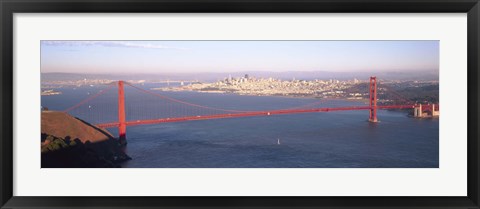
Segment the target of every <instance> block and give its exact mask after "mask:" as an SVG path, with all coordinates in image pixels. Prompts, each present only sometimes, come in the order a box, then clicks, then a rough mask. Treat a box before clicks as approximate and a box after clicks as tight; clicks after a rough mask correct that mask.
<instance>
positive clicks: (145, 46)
mask: <svg viewBox="0 0 480 209" xmlns="http://www.w3.org/2000/svg"><path fill="white" fill-rule="evenodd" d="M42 44H44V45H46V46H102V47H123V48H142V49H178V50H185V49H186V48H180V47H170V46H164V45H159V44H151V43H140V42H138V43H136V42H128V41H42Z"/></svg>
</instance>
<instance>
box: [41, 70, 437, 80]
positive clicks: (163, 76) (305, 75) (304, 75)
mask: <svg viewBox="0 0 480 209" xmlns="http://www.w3.org/2000/svg"><path fill="white" fill-rule="evenodd" d="M245 74H248V75H249V76H250V77H257V78H269V77H272V78H277V79H282V80H291V79H293V78H295V79H298V80H312V79H321V80H326V79H338V80H351V79H354V78H356V79H359V80H367V79H368V78H369V77H370V76H377V77H379V78H380V79H388V80H438V78H439V77H438V76H439V74H438V70H435V71H433V70H432V71H403V72H402V71H397V72H328V71H285V72H268V71H244V72H232V73H228V72H225V73H208V72H199V73H158V74H134V73H132V74H80V73H42V74H41V77H42V81H60V80H62V81H68V80H82V79H89V80H90V79H108V80H146V81H159V80H162V81H163V80H199V81H216V80H220V79H224V78H227V77H229V76H232V77H241V76H242V77H243V76H245Z"/></svg>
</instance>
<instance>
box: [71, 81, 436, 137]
mask: <svg viewBox="0 0 480 209" xmlns="http://www.w3.org/2000/svg"><path fill="white" fill-rule="evenodd" d="M378 85H379V83H378V80H377V77H375V76H372V77H370V84H369V87H368V92H369V102H368V104H367V105H362V106H338V105H336V104H331V105H329V104H325V102H329V101H333V102H334V100H321V101H315V102H313V103H311V104H306V105H302V106H298V107H293V108H288V109H275V110H260V111H258V110H235V109H223V108H217V107H211V106H204V105H199V104H194V103H190V102H187V101H183V100H179V99H175V98H171V97H168V96H166V95H163V94H159V93H157V92H154V91H150V90H146V89H143V88H140V87H137V86H135V85H133V84H131V83H128V82H125V81H117V82H114V83H112V84H111V85H109V86H108V87H107V88H105V89H103V90H101V91H99V92H98V93H97V94H95V95H92V96H90V97H88V98H86V99H84V100H82V101H81V102H79V103H78V104H76V105H74V106H72V107H70V108H68V109H66V110H64V112H70V111H73V110H75V111H78V114H77V115H83V116H84V117H94V118H93V119H92V120H86V121H101V120H102V119H103V118H104V117H103V116H102V115H101V114H99V113H102V112H104V111H108V110H111V109H112V108H111V107H108V105H106V106H105V107H99V106H96V105H92V106H90V103H89V102H90V101H91V100H93V99H94V98H97V97H99V96H100V95H103V94H104V93H105V92H107V91H108V90H109V89H112V88H114V87H117V88H118V89H117V90H118V112H116V110H112V111H113V112H112V113H113V114H118V120H115V121H113V122H106V123H97V124H95V125H96V126H98V127H100V128H118V140H119V143H120V144H122V145H125V144H127V126H136V125H147V124H158V123H172V122H181V121H193V120H211V119H222V118H239V117H258V116H264V117H270V116H273V115H285V114H300V113H315V112H333V111H352V110H368V112H369V117H368V121H369V122H371V123H376V122H378V118H377V111H378V110H386V109H412V110H413V116H414V117H416V118H424V117H434V116H438V115H439V106H438V104H417V103H415V102H413V101H410V100H408V99H407V98H405V97H402V96H401V94H399V93H396V92H395V90H393V89H389V88H388V86H385V85H380V89H379V88H378ZM127 86H128V88H129V89H130V88H133V89H132V90H136V91H137V93H139V92H140V93H144V94H143V95H148V98H151V99H157V100H156V101H158V102H159V103H150V102H149V103H148V104H151V105H150V106H154V107H158V108H157V109H155V108H153V109H152V108H141V107H140V108H137V109H134V108H133V107H132V106H128V110H129V111H132V112H129V114H131V115H134V116H135V117H137V120H133V118H132V119H130V120H127V117H126V109H127V108H126V105H127V104H126V96H125V88H126V87H127ZM378 90H382V91H383V93H382V94H379V95H380V96H385V92H388V93H389V96H395V97H396V98H397V99H399V100H398V101H401V102H402V103H401V104H391V105H385V104H377V102H378V101H381V98H379V97H378V95H377V94H378ZM390 93H391V95H390ZM137 99H138V98H137ZM149 101H151V100H149ZM386 101H387V102H388V101H389V99H388V100H386ZM105 104H108V102H107V103H105ZM342 104H344V103H342ZM313 105H321V106H313ZM79 107H83V108H79ZM91 108H92V109H91ZM82 110H84V111H85V112H82ZM95 110H96V112H95ZM95 117H96V118H95Z"/></svg>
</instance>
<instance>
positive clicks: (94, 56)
mask: <svg viewBox="0 0 480 209" xmlns="http://www.w3.org/2000/svg"><path fill="white" fill-rule="evenodd" d="M438 68H439V41H42V42H41V71H42V73H49V72H63V73H92V74H102V73H111V74H115V73H118V74H126V73H149V74H155V73H199V72H212V73H220V72H222V73H228V72H232V73H234V72H241V71H268V72H286V71H329V72H390V71H438Z"/></svg>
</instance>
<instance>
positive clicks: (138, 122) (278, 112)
mask: <svg viewBox="0 0 480 209" xmlns="http://www.w3.org/2000/svg"><path fill="white" fill-rule="evenodd" d="M414 107H415V105H384V106H377V109H408V108H414ZM348 110H370V106H355V107H330V108H314V109H290V110H271V111H268V110H264V111H255V112H243V113H230V114H216V115H196V116H187V117H178V118H159V119H151V120H134V121H127V122H126V125H127V126H136V125H146V124H158V123H173V122H181V121H192V120H211V119H221V118H239V117H254V116H270V115H285V114H299V113H312V112H333V111H348ZM96 126H98V127H101V128H112V127H118V126H119V123H118V122H112V123H102V124H97V125H96Z"/></svg>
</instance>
